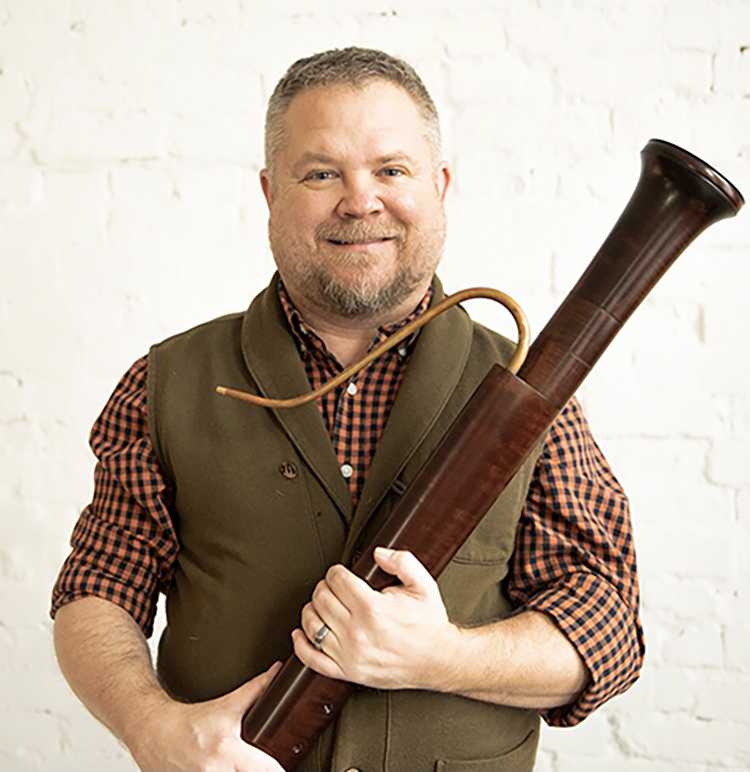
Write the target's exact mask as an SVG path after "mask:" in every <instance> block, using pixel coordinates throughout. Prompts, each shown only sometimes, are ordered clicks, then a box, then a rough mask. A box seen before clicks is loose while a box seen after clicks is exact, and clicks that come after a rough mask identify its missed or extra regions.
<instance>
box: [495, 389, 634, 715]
mask: <svg viewBox="0 0 750 772" xmlns="http://www.w3.org/2000/svg"><path fill="white" fill-rule="evenodd" d="M505 592H506V594H507V596H508V598H509V600H510V601H511V603H512V604H513V605H514V607H516V608H517V609H530V610H535V611H541V612H544V613H545V614H548V615H549V616H550V617H552V619H553V620H554V621H555V622H556V624H557V625H558V627H559V628H560V629H561V630H562V632H563V633H564V634H565V635H566V637H567V638H568V640H569V641H570V642H571V643H572V644H573V646H575V648H576V650H577V651H578V653H579V655H580V656H581V658H582V659H583V661H584V663H585V664H586V666H587V668H588V670H589V673H590V675H591V680H590V683H589V686H588V687H587V688H586V689H585V690H584V692H583V693H582V694H581V695H580V696H579V698H578V699H577V700H576V701H575V702H574V703H572V704H570V705H566V706H563V707H560V708H554V709H549V710H542V711H540V712H541V714H542V716H543V717H544V719H545V721H546V722H547V723H548V724H550V725H551V726H574V725H575V724H578V723H579V722H581V721H582V720H583V719H584V718H586V716H588V715H590V714H591V713H592V712H593V711H594V710H595V709H596V708H598V707H599V706H600V705H602V704H603V703H604V702H606V701H607V700H608V699H610V698H611V697H614V696H615V695H617V694H620V693H621V692H623V691H625V690H626V689H627V688H628V687H629V686H631V685H632V684H633V683H634V682H635V680H636V679H637V678H638V674H639V672H640V669H641V666H642V664H643V657H644V651H645V646H644V639H643V630H642V627H641V623H640V620H639V613H638V607H639V599H638V577H637V571H636V559H635V547H634V543H633V532H632V527H631V522H630V511H629V506H628V500H627V498H626V496H625V493H624V492H623V490H622V488H621V487H620V484H619V483H618V481H617V480H616V479H615V477H614V475H613V474H612V471H611V470H610V467H609V465H608V463H607V461H606V459H605V458H604V455H603V454H602V452H601V450H600V449H599V447H598V446H597V444H596V442H595V441H594V438H593V437H592V435H591V432H590V430H589V427H588V423H587V421H586V419H585V417H584V416H583V413H582V412H581V408H580V405H579V404H578V402H577V400H575V399H573V400H571V401H570V403H569V404H568V405H567V406H566V408H565V410H564V411H563V412H562V413H561V414H560V416H559V417H558V418H557V420H556V421H555V423H554V424H553V426H552V428H551V430H550V432H549V435H548V437H547V441H546V444H545V447H544V450H543V451H542V454H541V456H540V458H539V461H538V462H537V465H536V467H535V470H534V476H533V480H532V483H531V485H530V487H529V493H528V496H527V498H526V504H525V506H524V511H523V514H522V517H521V520H520V523H519V527H518V531H517V533H516V548H515V551H514V553H513V557H512V559H511V567H510V571H509V574H508V577H507V578H506V583H505Z"/></svg>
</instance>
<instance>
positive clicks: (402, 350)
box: [398, 346, 406, 357]
mask: <svg viewBox="0 0 750 772" xmlns="http://www.w3.org/2000/svg"><path fill="white" fill-rule="evenodd" d="M398 353H399V354H401V356H402V357H405V356H406V346H401V348H400V349H399V350H398Z"/></svg>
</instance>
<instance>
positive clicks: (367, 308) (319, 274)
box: [309, 269, 425, 319]
mask: <svg viewBox="0 0 750 772" xmlns="http://www.w3.org/2000/svg"><path fill="white" fill-rule="evenodd" d="M424 278H425V277H424V276H417V275H415V274H414V273H413V271H410V270H406V269H404V270H400V271H399V273H398V274H397V275H396V277H395V279H394V281H392V282H391V283H390V284H389V285H388V286H387V287H370V286H368V285H367V283H366V282H362V283H360V284H359V285H358V286H344V285H342V284H340V283H339V282H337V281H336V280H335V279H334V278H333V277H331V276H329V275H327V274H326V273H324V272H323V271H311V273H310V276H309V286H311V288H312V289H313V291H315V295H317V296H318V297H319V298H320V300H321V303H322V304H323V305H325V307H326V308H327V309H328V310H329V311H333V312H334V313H336V314H337V315H339V316H343V317H346V318H349V319H353V318H363V319H367V318H371V317H373V316H379V315H381V314H383V313H384V312H387V311H390V310H391V309H392V308H396V307H397V306H399V305H400V304H401V303H402V302H403V301H404V300H406V298H408V297H409V295H411V294H412V293H413V292H414V291H415V290H416V289H418V287H419V286H420V284H421V283H422V282H423V281H424Z"/></svg>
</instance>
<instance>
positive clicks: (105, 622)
mask: <svg viewBox="0 0 750 772" xmlns="http://www.w3.org/2000/svg"><path fill="white" fill-rule="evenodd" d="M54 634H55V651H56V653H57V659H58V662H59V664H60V669H61V670H62V672H63V675H64V676H65V678H66V679H67V681H68V683H69V684H70V686H71V688H72V689H73V691H74V692H75V693H76V695H77V696H78V698H79V699H80V700H81V702H83V704H84V705H85V706H86V707H87V708H88V710H89V711H90V712H91V713H92V714H93V715H94V716H95V717H96V718H97V719H99V721H101V722H102V723H103V724H104V725H105V726H107V727H108V728H109V729H110V731H111V732H112V733H113V734H114V735H115V736H116V737H117V738H118V739H120V740H121V741H122V742H124V743H125V744H126V745H127V746H128V747H129V748H131V750H133V746H134V745H137V742H138V737H139V736H140V730H139V726H140V725H142V724H143V723H144V722H146V721H148V716H149V715H150V714H152V713H154V712H156V711H159V710H160V709H162V708H164V707H165V706H167V705H168V704H170V703H171V702H172V701H171V700H170V698H169V697H168V695H167V694H166V692H165V691H164V690H163V689H162V687H161V685H160V684H159V681H158V679H157V677H156V673H155V672H154V668H153V665H152V662H151V653H150V651H149V648H148V644H147V642H146V639H145V637H144V635H143V633H142V632H141V629H140V628H139V627H138V625H137V624H136V623H135V622H134V621H133V619H132V617H131V616H130V615H129V614H128V613H127V612H126V611H124V610H123V609H121V608H120V607H119V606H117V605H115V604H114V603H111V602H109V601H106V600H103V599H100V598H96V597H87V598H82V599H80V600H77V601H73V602H72V603H68V604H66V605H65V606H63V607H62V608H60V609H59V610H58V612H57V615H56V617H55V627H54Z"/></svg>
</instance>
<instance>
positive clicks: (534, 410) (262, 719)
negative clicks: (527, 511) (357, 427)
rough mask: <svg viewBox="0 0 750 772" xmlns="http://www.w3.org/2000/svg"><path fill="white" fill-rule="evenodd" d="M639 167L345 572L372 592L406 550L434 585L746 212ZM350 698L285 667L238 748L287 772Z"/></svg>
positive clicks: (687, 168) (344, 688) (693, 177)
mask: <svg viewBox="0 0 750 772" xmlns="http://www.w3.org/2000/svg"><path fill="white" fill-rule="evenodd" d="M641 158H642V169H641V176H640V179H639V181H638V184H637V186H636V188H635V190H634V192H633V194H632V196H631V198H630V201H629V202H628V204H627V206H626V208H625V209H624V211H623V213H622V215H621V216H620V218H619V220H618V221H617V223H616V225H615V227H614V228H613V230H612V231H611V233H610V234H609V236H608V237H607V239H606V240H605V242H604V244H603V245H602V247H601V248H600V250H599V252H598V253H597V254H596V256H595V257H594V259H593V260H592V262H591V263H590V264H589V266H588V268H587V269H586V271H585V272H584V274H583V275H582V276H581V278H580V279H579V281H578V282H577V284H576V285H575V287H574V288H573V289H572V290H571V292H570V293H569V295H568V296H567V298H566V299H565V300H564V302H563V303H562V305H561V306H560V307H559V309H558V310H557V311H556V313H555V314H554V315H553V317H552V318H551V319H550V321H549V322H548V323H547V325H546V326H545V328H544V329H543V330H542V332H541V333H540V335H539V336H538V337H537V338H536V340H535V341H534V343H533V344H532V346H531V348H530V350H529V354H528V356H527V358H526V361H525V362H524V364H523V365H522V367H521V369H520V370H519V371H518V373H517V375H513V374H512V373H511V372H510V371H508V370H505V369H503V368H502V367H500V366H498V365H495V366H493V367H492V368H491V369H490V371H489V373H488V374H487V376H486V377H485V379H484V380H483V381H482V383H481V384H480V385H479V387H478V388H477V390H476V391H475V393H474V394H473V396H472V397H471V399H470V400H469V401H468V402H467V404H466V406H465V407H464V409H463V411H462V412H461V413H460V414H459V416H458V417H457V418H456V420H455V421H454V423H453V424H452V426H451V428H450V429H449V430H448V432H447V433H446V435H445V436H444V438H443V439H442V441H441V443H440V444H439V445H438V446H437V448H436V449H435V450H434V452H433V453H432V455H431V456H430V458H429V459H428V461H427V462H426V463H425V465H424V466H423V467H422V469H421V471H420V472H419V473H418V475H417V477H416V478H415V479H414V481H413V483H412V484H411V485H410V486H409V487H408V488H407V490H406V491H405V493H404V495H403V496H402V497H401V499H400V500H399V502H398V504H397V506H396V507H395V508H394V510H393V511H392V513H391V514H390V516H389V518H388V520H387V521H386V523H385V525H384V526H383V528H382V529H381V530H380V531H379V532H378V534H377V535H376V536H375V538H374V540H373V541H372V543H371V544H370V545H369V547H368V548H366V549H364V550H362V553H361V557H360V558H359V559H358V560H357V561H356V562H355V563H354V565H353V566H352V567H351V568H352V571H353V572H354V573H355V574H357V575H358V576H360V577H362V578H364V579H365V580H366V581H367V582H368V583H369V584H370V586H371V587H373V588H375V589H382V588H383V587H385V586H387V585H389V584H392V583H393V581H394V579H393V577H391V576H389V575H387V574H385V573H384V572H382V571H381V570H380V569H379V568H378V567H377V566H376V564H375V562H374V560H373V557H372V552H373V549H374V547H375V546H377V545H382V546H386V547H391V548H394V549H403V550H411V551H412V552H413V553H414V554H415V555H416V556H417V557H418V558H419V560H420V561H421V562H422V563H423V564H424V565H425V566H426V567H427V569H428V570H429V572H430V573H431V574H432V576H434V577H437V576H439V575H440V573H441V571H442V570H443V569H444V568H445V567H446V566H447V565H448V563H449V562H450V561H451V559H452V558H453V556H454V555H455V554H456V552H457V551H458V549H459V548H460V547H461V545H462V544H463V543H464V542H465V540H466V539H467V538H468V537H469V535H470V534H471V532H472V531H473V530H474V528H475V527H476V525H477V524H478V523H479V521H480V520H481V519H482V517H483V516H484V514H485V513H486V512H487V511H488V510H489V508H490V507H491V505H492V503H493V502H494V501H495V500H496V499H497V497H498V496H499V495H500V494H501V493H502V491H503V490H504V489H505V487H506V486H507V485H508V483H509V482H510V481H511V479H512V478H513V476H514V475H515V473H516V472H517V471H518V469H519V468H520V466H521V464H522V463H523V462H524V460H525V459H526V458H527V457H528V455H529V453H530V452H531V451H532V449H533V448H534V447H535V446H536V445H537V443H539V442H540V441H541V440H543V438H544V437H545V436H546V433H547V431H548V429H549V427H550V425H551V424H552V422H553V421H554V419H555V417H556V416H557V415H558V413H559V412H560V411H561V410H562V408H563V407H564V406H565V404H566V403H567V402H568V400H569V399H570V398H571V397H572V396H573V394H574V393H575V391H576V390H577V389H578V387H579V386H580V385H581V383H582V381H583V380H584V378H585V377H586V376H587V375H588V373H589V371H590V370H591V368H592V367H593V366H594V364H595V363H596V361H597V360H598V359H599V357H600V356H601V354H602V353H603V352H604V350H605V349H606V348H607V346H608V345H609V343H610V342H611V341H612V339H613V338H614V337H615V335H616V334H617V333H618V332H619V330H620V329H621V327H622V325H623V324H624V323H625V322H626V321H627V319H628V318H629V316H630V315H631V314H632V313H633V311H634V310H635V309H636V308H637V306H638V305H639V304H640V303H641V301H642V300H643V299H644V298H645V297H646V295H647V294H648V293H649V292H650V291H651V289H652V288H653V287H654V285H655V284H656V283H657V281H658V280H659V279H660V278H661V276H662V275H663V274H664V272H665V271H666V270H667V269H668V268H669V266H670V265H671V264H672V263H673V262H674V261H675V260H676V259H677V257H678V256H679V255H680V254H681V253H682V252H683V251H684V250H685V248H686V247H687V246H688V245H689V244H690V243H691V242H692V241H693V239H695V238H696V236H698V235H699V234H700V233H701V232H702V231H703V230H704V229H705V228H707V227H708V226H709V225H711V224H712V223H714V222H716V221H718V220H721V219H723V218H726V217H731V216H733V215H735V214H736V213H737V212H738V211H739V209H740V207H741V206H742V205H743V203H744V201H743V198H742V195H741V194H740V193H739V191H738V190H737V189H736V188H735V187H734V186H733V185H732V184H731V183H730V182H728V181H727V180H726V179H725V178H724V177H722V176H721V175H720V174H719V173H718V172H716V171H715V170H714V169H712V168H711V167H710V166H708V165H707V164H705V163H704V162H702V161H701V160H700V159H698V158H696V157H695V156H693V155H691V154H690V153H688V152H686V151H684V150H682V149H680V148H678V147H676V146H675V145H672V144H670V143H667V142H663V141H660V140H651V141H650V142H648V143H647V144H646V146H645V147H644V149H643V151H642V153H641ZM354 688H355V687H354V686H353V685H352V684H349V683H345V682H343V681H336V680H332V679H328V678H325V677H323V676H320V675H318V674H317V673H315V672H314V671H312V670H310V669H309V668H307V667H305V666H304V665H302V663H301V662H300V661H299V660H298V659H297V658H296V657H295V656H292V657H291V658H290V659H289V660H287V662H286V663H285V664H284V666H283V668H282V670H281V671H280V672H279V674H278V675H277V676H276V678H275V680H274V681H273V683H272V684H271V686H270V687H269V689H268V690H267V692H266V693H265V694H264V695H263V697H262V698H261V699H260V700H259V701H258V702H257V703H256V704H255V705H254V706H253V708H252V709H251V710H250V711H249V712H248V713H247V715H246V716H245V718H244V721H243V725H242V737H243V739H244V740H245V741H247V742H249V743H251V744H252V745H255V746H257V747H259V748H261V749H262V750H264V751H266V752H267V753H269V754H270V755H271V756H273V757H274V758H276V759H277V760H278V761H279V763H280V764H281V765H282V766H283V767H284V768H285V769H287V770H294V769H296V768H297V767H298V765H299V763H300V762H301V760H302V759H303V758H304V757H305V755H306V754H307V753H308V751H309V750H310V749H311V747H312V745H313V744H314V743H315V741H316V740H317V738H318V737H319V736H320V735H321V734H322V732H323V731H324V730H325V728H326V727H327V726H328V725H329V724H330V722H331V721H333V720H334V719H335V717H336V715H337V714H338V713H339V711H340V710H341V708H342V707H343V705H344V703H345V702H346V699H347V698H348V697H349V696H350V694H351V693H352V691H353V689H354Z"/></svg>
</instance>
